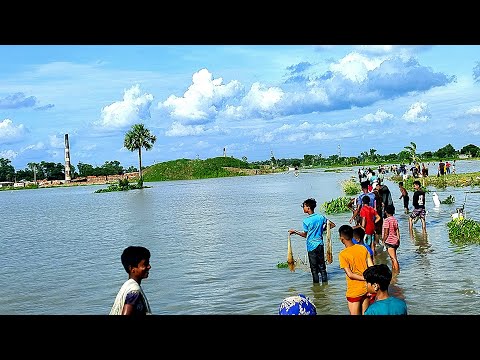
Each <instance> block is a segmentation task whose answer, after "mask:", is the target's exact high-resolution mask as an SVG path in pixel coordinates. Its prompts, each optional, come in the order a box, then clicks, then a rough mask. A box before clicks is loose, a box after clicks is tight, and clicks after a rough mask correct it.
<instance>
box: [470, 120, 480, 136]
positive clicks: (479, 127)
mask: <svg viewBox="0 0 480 360" xmlns="http://www.w3.org/2000/svg"><path fill="white" fill-rule="evenodd" d="M467 130H468V132H469V133H471V134H473V135H480V124H479V123H478V122H475V123H469V124H467Z"/></svg>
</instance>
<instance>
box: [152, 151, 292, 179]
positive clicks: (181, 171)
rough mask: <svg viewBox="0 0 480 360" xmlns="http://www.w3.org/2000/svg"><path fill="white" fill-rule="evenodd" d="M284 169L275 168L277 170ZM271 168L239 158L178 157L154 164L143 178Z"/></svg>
mask: <svg viewBox="0 0 480 360" xmlns="http://www.w3.org/2000/svg"><path fill="white" fill-rule="evenodd" d="M280 170H281V171H284V169H277V171H280ZM271 172H272V170H271V169H266V168H259V167H254V166H253V165H251V164H249V163H248V162H245V161H243V160H240V159H235V158H232V157H215V158H211V159H205V160H200V159H195V160H190V159H179V160H172V161H166V162H162V163H158V164H154V165H151V166H149V167H148V168H146V169H145V170H144V172H143V180H144V181H145V182H150V181H168V180H195V179H207V178H218V177H229V176H244V175H254V174H264V173H265V174H266V173H271Z"/></svg>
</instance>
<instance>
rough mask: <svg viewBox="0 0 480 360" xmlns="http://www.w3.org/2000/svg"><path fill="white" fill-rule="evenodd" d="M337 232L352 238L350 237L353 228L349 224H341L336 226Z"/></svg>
mask: <svg viewBox="0 0 480 360" xmlns="http://www.w3.org/2000/svg"><path fill="white" fill-rule="evenodd" d="M338 234H339V235H343V236H344V237H346V238H347V239H350V240H352V238H353V228H352V227H351V226H350V225H342V226H340V227H339V228H338Z"/></svg>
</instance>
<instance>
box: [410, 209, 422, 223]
mask: <svg viewBox="0 0 480 360" xmlns="http://www.w3.org/2000/svg"><path fill="white" fill-rule="evenodd" d="M410 217H411V218H412V219H413V220H415V219H417V218H420V219H425V209H424V208H419V209H413V211H412V212H411V213H410Z"/></svg>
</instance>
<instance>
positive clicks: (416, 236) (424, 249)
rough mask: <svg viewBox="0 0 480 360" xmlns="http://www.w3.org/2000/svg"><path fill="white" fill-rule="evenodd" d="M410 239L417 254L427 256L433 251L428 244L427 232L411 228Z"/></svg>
mask: <svg viewBox="0 0 480 360" xmlns="http://www.w3.org/2000/svg"><path fill="white" fill-rule="evenodd" d="M410 239H411V240H412V242H413V244H414V245H415V247H416V248H417V253H419V254H427V253H430V252H432V251H433V249H432V248H431V247H432V245H431V244H430V243H429V242H428V232H427V231H426V230H422V229H416V228H415V227H413V228H412V229H411V231H410Z"/></svg>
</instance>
